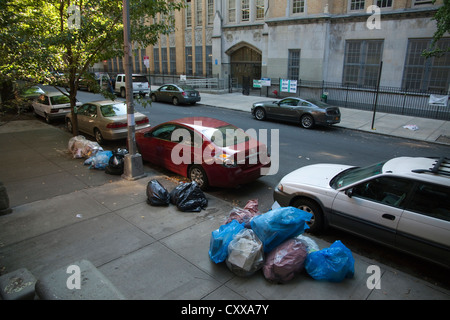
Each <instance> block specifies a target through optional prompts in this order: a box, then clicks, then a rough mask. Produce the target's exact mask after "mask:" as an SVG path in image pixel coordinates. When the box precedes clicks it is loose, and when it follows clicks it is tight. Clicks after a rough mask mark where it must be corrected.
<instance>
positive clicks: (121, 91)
mask: <svg viewBox="0 0 450 320" xmlns="http://www.w3.org/2000/svg"><path fill="white" fill-rule="evenodd" d="M120 96H121V97H122V98H125V97H126V92H125V88H120Z"/></svg>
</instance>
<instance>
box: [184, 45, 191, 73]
mask: <svg viewBox="0 0 450 320" xmlns="http://www.w3.org/2000/svg"><path fill="white" fill-rule="evenodd" d="M185 55H186V59H185V60H186V75H189V76H192V47H186V50H185Z"/></svg>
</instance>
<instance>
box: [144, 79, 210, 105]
mask: <svg viewBox="0 0 450 320" xmlns="http://www.w3.org/2000/svg"><path fill="white" fill-rule="evenodd" d="M150 97H151V98H152V101H153V102H156V101H162V102H171V103H173V104H174V105H175V106H177V105H179V104H180V103H181V104H196V103H197V102H199V101H200V100H201V97H200V92H198V91H197V90H195V89H194V88H192V87H191V86H188V85H183V84H165V85H163V86H161V87H159V88H158V89H156V90H154V91H152V93H151V94H150Z"/></svg>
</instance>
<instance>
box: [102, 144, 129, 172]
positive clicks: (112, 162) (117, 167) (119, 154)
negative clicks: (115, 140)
mask: <svg viewBox="0 0 450 320" xmlns="http://www.w3.org/2000/svg"><path fill="white" fill-rule="evenodd" d="M127 153H128V150H127V149H121V148H117V149H116V150H114V151H113V152H112V157H111V158H109V162H108V165H107V166H106V168H105V173H108V174H114V175H121V174H123V170H124V158H125V155H126V154H127Z"/></svg>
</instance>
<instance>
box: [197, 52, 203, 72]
mask: <svg viewBox="0 0 450 320" xmlns="http://www.w3.org/2000/svg"><path fill="white" fill-rule="evenodd" d="M195 74H196V75H198V76H201V75H203V50H202V46H195Z"/></svg>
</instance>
